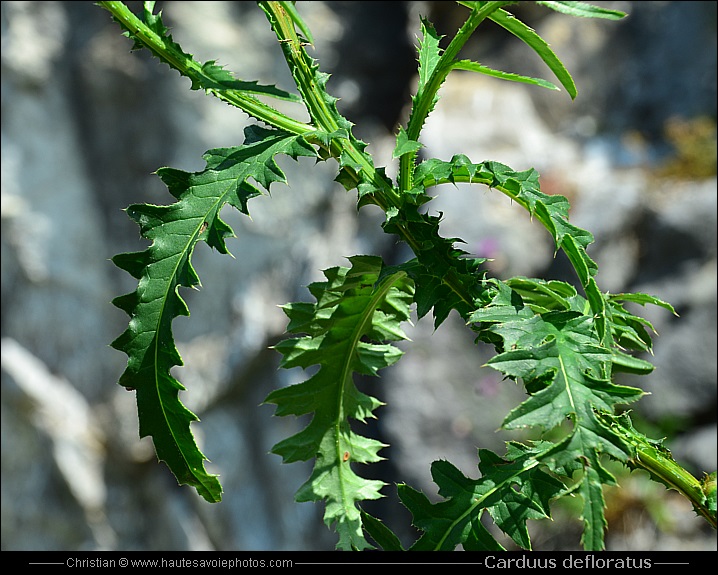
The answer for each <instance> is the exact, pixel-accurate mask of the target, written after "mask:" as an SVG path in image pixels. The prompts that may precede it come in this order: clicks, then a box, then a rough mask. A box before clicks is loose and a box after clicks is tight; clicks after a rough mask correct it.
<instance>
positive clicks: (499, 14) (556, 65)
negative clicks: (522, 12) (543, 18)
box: [489, 8, 577, 100]
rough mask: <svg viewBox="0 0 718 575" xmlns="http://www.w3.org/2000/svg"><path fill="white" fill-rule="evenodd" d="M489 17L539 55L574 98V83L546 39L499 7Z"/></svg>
mask: <svg viewBox="0 0 718 575" xmlns="http://www.w3.org/2000/svg"><path fill="white" fill-rule="evenodd" d="M489 18H490V19H491V20H493V21H494V22H496V23H497V24H498V25H499V26H501V27H503V28H504V29H506V30H508V31H509V32H511V33H512V34H513V35H514V36H516V37H517V38H518V39H519V40H521V41H523V42H525V43H526V44H527V45H528V46H529V47H530V48H531V49H532V50H534V52H536V54H538V55H539V57H540V58H541V59H542V60H543V61H544V62H545V63H546V65H547V66H548V67H549V68H550V69H551V71H552V72H553V73H554V74H555V75H556V78H558V81H559V82H561V85H562V86H563V87H564V88H566V91H567V92H568V94H569V96H571V99H572V100H573V99H575V98H576V94H577V92H576V85H575V84H574V82H573V78H572V77H571V74H569V72H568V70H566V67H565V66H564V65H563V62H561V60H560V59H559V58H558V56H556V54H554V52H553V50H551V48H550V47H549V45H548V44H547V43H546V41H545V40H544V39H543V38H541V36H539V35H538V34H537V33H536V31H535V30H533V29H532V28H530V27H529V26H527V25H526V24H524V23H523V22H521V20H519V19H518V18H516V17H515V16H514V15H513V14H510V13H509V12H507V11H506V10H504V9H502V8H500V9H498V10H496V11H494V12H492V13H491V14H490V15H489Z"/></svg>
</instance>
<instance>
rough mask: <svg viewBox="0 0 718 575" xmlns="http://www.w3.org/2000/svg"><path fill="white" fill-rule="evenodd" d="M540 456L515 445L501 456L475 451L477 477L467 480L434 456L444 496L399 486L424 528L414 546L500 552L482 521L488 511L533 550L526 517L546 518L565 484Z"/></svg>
mask: <svg viewBox="0 0 718 575" xmlns="http://www.w3.org/2000/svg"><path fill="white" fill-rule="evenodd" d="M540 458H541V456H538V457H537V456H536V454H534V453H532V452H531V450H529V449H528V448H526V447H525V446H521V445H519V444H514V445H512V448H511V449H509V451H508V452H507V456H506V457H505V458H501V457H499V456H498V455H496V454H495V453H493V452H491V451H489V450H487V449H480V450H479V459H480V463H479V470H480V471H481V477H480V478H478V479H470V478H468V477H466V476H465V475H464V474H462V473H461V471H459V470H458V469H457V468H456V467H454V466H453V465H452V464H451V463H449V462H448V461H435V462H434V463H433V464H432V466H431V475H432V478H433V480H434V482H435V483H436V484H437V485H438V486H439V495H441V496H442V497H443V498H444V500H443V501H440V502H438V503H434V504H432V503H431V502H430V501H429V499H428V498H427V497H426V495H424V494H423V493H421V492H419V491H416V490H415V489H413V488H411V487H409V486H408V485H403V484H402V485H399V497H400V498H401V501H402V503H403V504H404V505H405V506H406V507H407V509H409V511H410V512H411V514H412V516H413V520H412V523H413V524H414V525H415V526H416V527H418V528H419V529H421V530H422V531H423V534H422V535H421V537H420V538H419V539H418V540H417V541H416V542H415V543H414V544H413V545H412V546H411V548H410V550H413V551H428V550H433V551H452V550H454V549H455V548H456V547H457V546H458V545H462V546H463V548H464V550H466V551H499V550H504V547H503V546H502V545H501V544H500V543H499V542H498V541H497V540H496V539H495V538H494V536H493V535H491V533H490V532H489V531H488V530H487V529H486V528H485V527H484V526H483V525H482V523H481V516H482V514H483V512H484V511H488V512H489V513H490V514H491V517H492V518H493V520H494V523H495V524H496V525H497V526H498V527H499V528H500V529H501V530H502V531H503V532H504V533H506V534H507V535H508V536H509V537H511V539H512V540H513V541H514V542H515V543H516V544H517V545H519V546H520V547H522V548H524V549H531V541H530V538H529V533H528V528H527V523H526V522H527V521H528V520H529V519H544V518H547V517H550V509H549V503H550V502H551V501H552V500H553V499H555V498H556V497H557V496H559V495H560V494H561V493H562V492H563V491H565V486H564V484H563V483H562V482H561V481H559V480H558V479H557V478H555V477H554V476H552V475H551V474H549V473H547V470H546V468H545V466H541V465H540Z"/></svg>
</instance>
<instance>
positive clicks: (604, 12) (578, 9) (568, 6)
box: [536, 0, 626, 20]
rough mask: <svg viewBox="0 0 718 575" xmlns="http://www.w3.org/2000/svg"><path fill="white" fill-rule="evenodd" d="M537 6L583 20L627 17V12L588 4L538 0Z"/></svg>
mask: <svg viewBox="0 0 718 575" xmlns="http://www.w3.org/2000/svg"><path fill="white" fill-rule="evenodd" d="M536 4H540V5H542V6H546V7H547V8H551V10H556V12H562V13H563V14H568V15H569V16H578V17H581V18H605V19H606V20H620V19H621V18H625V17H626V13H625V12H621V11H620V10H609V9H607V8H601V7H600V6H594V5H593V4H587V3H586V2H570V1H563V2H560V1H559V2H553V1H549V0H538V1H537V2H536Z"/></svg>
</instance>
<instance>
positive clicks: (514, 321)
mask: <svg viewBox="0 0 718 575" xmlns="http://www.w3.org/2000/svg"><path fill="white" fill-rule="evenodd" d="M529 285H530V283H528V282H526V281H522V282H520V286H521V287H522V288H523V289H524V291H527V290H526V288H527V286H529ZM545 293H546V291H545V290H543V291H542V292H540V295H541V296H542V297H543V296H544V295H545ZM513 294H515V295H513ZM513 294H509V293H507V291H506V289H505V288H504V289H501V290H499V291H498V293H497V296H496V297H495V298H494V301H493V302H492V304H491V305H489V306H487V307H486V308H483V309H478V310H476V311H475V312H474V313H473V314H471V316H470V320H471V321H473V322H477V327H476V329H477V330H478V331H479V333H480V336H479V338H480V339H483V340H484V341H489V342H492V343H494V344H495V345H497V343H496V342H497V341H499V342H500V344H499V347H500V349H501V350H502V352H501V353H499V354H498V355H496V356H494V357H493V358H492V359H490V360H489V361H488V362H487V365H488V366H489V367H492V368H493V369H496V370H498V371H501V372H502V373H504V374H505V375H507V376H508V377H510V378H511V379H521V380H522V381H523V383H524V385H525V387H526V389H527V391H528V392H529V398H528V399H527V400H526V401H524V402H523V403H522V404H521V405H519V406H518V407H517V408H515V409H513V410H512V411H511V412H510V413H509V414H508V416H507V417H506V418H505V419H504V422H503V424H502V427H503V428H506V429H517V428H522V427H537V428H539V429H541V430H543V431H545V432H546V431H550V430H552V429H554V428H557V427H559V426H561V425H563V423H564V422H565V421H566V420H569V421H571V422H572V424H573V429H572V430H571V431H570V433H569V435H568V436H567V438H566V439H565V440H564V441H563V442H561V443H560V444H558V446H557V447H555V448H553V449H552V450H551V457H550V461H551V462H552V463H551V465H553V466H554V469H555V470H558V468H559V467H561V468H566V469H573V470H576V469H583V473H582V476H581V478H580V480H579V482H578V484H577V486H576V491H577V492H578V493H579V494H580V495H581V496H582V498H583V505H584V507H583V513H582V516H583V521H584V533H583V539H582V540H583V543H584V546H585V548H587V549H592V550H597V549H602V548H603V546H604V543H603V537H604V531H605V517H604V507H605V502H604V499H603V492H602V485H603V484H613V483H614V482H615V480H614V478H613V476H612V475H611V474H610V473H609V472H608V471H607V470H606V469H605V468H604V467H603V465H602V463H601V456H602V455H604V454H605V455H608V456H610V457H612V458H614V459H617V460H619V461H624V462H625V461H627V460H628V458H629V457H630V455H631V451H630V446H629V445H628V444H627V442H626V441H625V439H624V438H623V437H622V436H621V435H620V434H618V433H616V432H615V430H613V429H612V428H611V427H610V426H608V425H606V424H605V423H604V422H603V421H601V420H599V419H597V417H596V415H595V411H597V410H600V411H603V412H611V413H612V412H613V410H614V409H615V407H616V406H617V405H619V404H627V403H630V402H633V401H636V400H637V399H639V398H640V397H641V396H642V395H643V391H641V390H640V389H637V388H632V387H627V386H623V385H616V384H614V383H612V382H611V381H610V379H608V375H607V374H610V373H611V362H612V361H614V356H615V354H616V352H615V351H612V350H610V349H607V348H606V347H604V346H603V345H602V344H601V340H600V339H599V337H598V334H597V330H596V327H595V325H594V321H595V320H594V318H593V317H592V316H590V315H584V314H582V313H581V312H579V311H575V310H573V309H571V310H567V311H546V312H544V313H540V314H538V313H535V312H534V311H533V310H532V309H531V308H529V307H528V306H524V305H523V299H522V298H521V296H519V295H518V294H517V293H516V292H513ZM529 295H530V293H529ZM558 301H559V302H560V300H558ZM574 302H575V303H580V300H578V299H574ZM570 307H572V308H575V307H581V306H580V305H578V306H575V305H571V306H570ZM487 332H488V334H487ZM546 461H547V464H548V459H547V460H546Z"/></svg>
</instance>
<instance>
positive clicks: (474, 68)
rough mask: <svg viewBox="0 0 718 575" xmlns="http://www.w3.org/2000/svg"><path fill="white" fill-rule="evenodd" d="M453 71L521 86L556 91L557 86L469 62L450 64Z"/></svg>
mask: <svg viewBox="0 0 718 575" xmlns="http://www.w3.org/2000/svg"><path fill="white" fill-rule="evenodd" d="M451 67H452V69H454V70H465V71H467V72H478V73H480V74H485V75H487V76H491V77H493V78H498V79H500V80H509V81H510V82H520V83H522V84H531V85H532V86H539V87H541V88H548V89H549V90H558V89H559V88H558V86H556V85H555V84H552V83H551V82H549V81H548V80H543V79H542V78H532V77H530V76H522V75H521V74H513V73H511V72H502V71H501V70H494V69H493V68H489V67H488V66H484V65H482V64H479V63H478V62H473V61H471V60H458V61H456V62H454V63H453V64H452V66H451Z"/></svg>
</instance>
